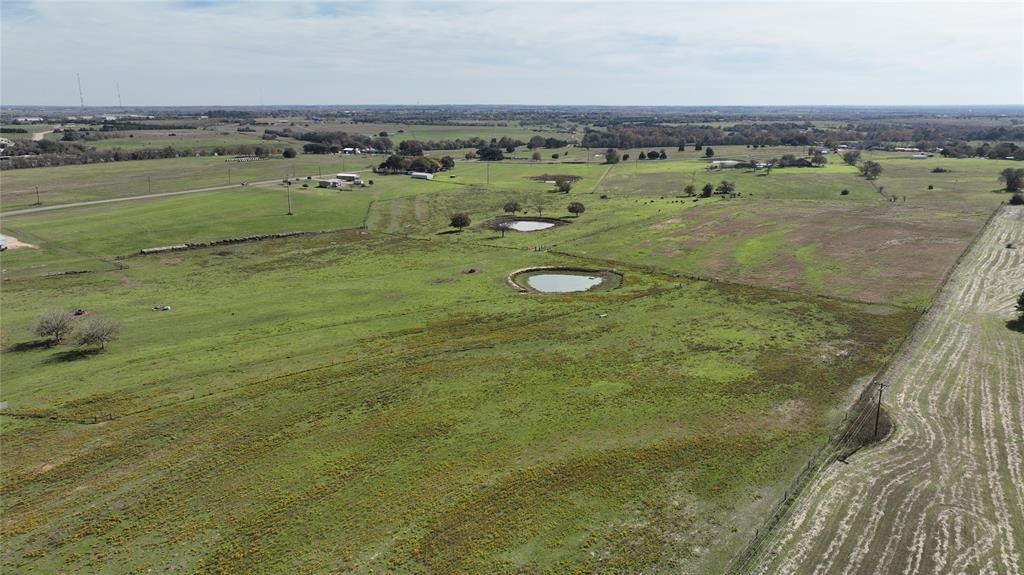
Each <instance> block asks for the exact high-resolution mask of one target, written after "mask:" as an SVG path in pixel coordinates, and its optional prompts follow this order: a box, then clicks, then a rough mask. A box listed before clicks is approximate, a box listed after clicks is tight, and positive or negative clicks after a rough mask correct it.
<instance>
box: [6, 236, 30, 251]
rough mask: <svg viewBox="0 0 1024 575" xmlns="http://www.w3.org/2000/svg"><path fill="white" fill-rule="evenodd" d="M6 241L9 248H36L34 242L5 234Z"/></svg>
mask: <svg viewBox="0 0 1024 575" xmlns="http://www.w3.org/2000/svg"><path fill="white" fill-rule="evenodd" d="M4 240H5V241H4V243H6V244H7V249H9V250H17V249H21V248H35V247H36V246H34V245H32V244H27V243H25V242H23V241H21V240H19V239H18V238H16V237H14V236H4Z"/></svg>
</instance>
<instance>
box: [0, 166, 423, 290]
mask: <svg viewBox="0 0 1024 575" xmlns="http://www.w3.org/2000/svg"><path fill="white" fill-rule="evenodd" d="M410 183H411V184H413V185H409V184H410ZM415 184H421V185H422V184H423V182H413V181H410V180H409V179H408V178H401V179H399V178H390V179H389V178H384V179H381V180H380V181H379V182H378V183H376V184H375V185H374V186H370V187H364V188H356V187H346V188H337V189H325V188H317V187H309V188H303V187H301V185H293V186H292V208H293V212H294V215H291V216H289V215H288V210H287V208H288V190H287V187H286V186H284V185H283V184H281V183H275V184H266V185H262V186H246V187H244V188H232V189H227V190H220V191H215V192H202V193H197V194H188V195H181V196H169V197H163V198H153V199H142V200H136V201H129V202H120V203H116V204H97V205H92V206H83V207H78V208H72V209H66V210H53V211H49V212H38V213H35V214H25V215H20V216H16V217H9V218H6V219H5V221H4V222H3V225H2V230H3V232H4V233H5V234H7V235H11V236H14V237H16V238H19V239H22V240H24V241H28V242H30V243H32V244H34V245H36V246H39V247H40V248H42V249H38V250H20V251H18V252H16V253H10V254H5V256H4V258H3V269H2V271H0V273H2V277H3V278H4V279H26V278H31V277H39V276H43V275H46V274H54V273H60V272H65V271H81V270H109V269H112V268H114V267H117V264H115V263H113V262H112V261H111V260H112V259H113V258H115V257H117V256H126V255H131V254H135V253H138V252H139V250H142V249H145V248H154V247H161V246H168V245H176V244H182V243H198V242H210V241H215V240H220V239H225V238H235V237H241V236H251V235H259V234H273V233H281V232H295V231H322V230H337V229H343V228H356V227H359V226H361V225H362V223H363V220H364V218H365V217H366V215H367V212H368V211H369V208H370V206H371V205H372V204H373V203H374V202H378V201H383V200H387V199H392V198H400V197H402V196H404V195H410V194H415V193H417V192H421V191H422V189H423V188H422V187H421V186H417V185H415ZM311 186H313V184H311ZM112 221H113V222H116V225H115V226H112V225H111V222H112Z"/></svg>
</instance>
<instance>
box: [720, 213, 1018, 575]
mask: <svg viewBox="0 0 1024 575" xmlns="http://www.w3.org/2000/svg"><path fill="white" fill-rule="evenodd" d="M1004 206H1005V203H1002V204H1000V205H999V207H998V208H996V209H995V210H994V211H993V212H992V213H991V214H989V217H988V219H986V220H985V224H984V225H983V226H982V227H981V229H980V230H979V231H978V233H977V234H975V236H974V237H973V238H972V239H971V241H970V242H969V243H968V244H967V246H966V247H965V248H964V250H963V251H962V252H960V255H959V256H957V258H956V261H955V262H954V263H953V265H952V266H950V268H949V269H948V270H947V271H946V273H945V275H944V276H943V278H942V281H941V282H940V284H939V287H938V290H936V294H939V295H941V293H942V292H943V290H945V288H946V284H948V283H949V280H950V279H951V278H952V277H953V272H954V271H955V270H956V269H957V268H958V267H959V266H960V263H961V262H962V261H963V259H964V258H965V257H966V256H967V254H968V253H970V252H971V250H973V249H974V247H975V245H976V244H977V243H978V241H979V239H980V238H981V237H982V236H983V235H984V234H985V230H986V229H988V227H989V224H991V223H992V220H993V219H995V217H996V216H997V215H999V214H1000V213H1001V212H1002V211H1003V209H1004ZM936 297H937V298H938V297H939V296H938V295H937V296H936ZM933 306H934V302H933V303H930V304H929V305H928V306H927V307H926V308H925V309H924V313H922V314H921V315H920V316H919V317H918V318H917V321H915V322H914V326H913V328H912V329H911V330H910V331H909V332H907V334H906V335H905V336H904V337H903V340H902V341H901V342H900V346H899V348H898V349H897V351H896V353H895V354H894V355H893V356H892V358H891V361H890V362H889V363H888V364H887V365H886V366H885V368H883V369H882V370H881V371H879V372H878V373H876V374H875V375H874V377H872V378H871V380H870V381H869V382H868V383H867V385H865V386H864V388H863V389H862V390H861V392H860V395H858V397H857V399H856V400H855V401H854V402H853V403H852V404H851V405H850V408H849V409H847V411H846V413H845V414H844V416H843V421H842V422H841V423H840V424H838V425H837V426H835V427H834V428H833V430H832V431H831V432H830V433H829V435H828V438H827V439H826V440H825V442H824V443H823V444H822V445H820V446H819V447H818V449H817V450H815V452H814V454H813V455H811V457H810V458H809V459H808V460H807V463H806V464H805V465H804V468H803V469H802V470H801V471H800V473H799V474H798V475H797V476H796V477H795V478H794V479H793V481H791V482H790V484H789V485H788V486H787V487H786V489H785V491H783V496H782V499H780V500H779V501H777V502H776V503H775V505H774V506H773V507H772V509H771V511H770V512H769V514H768V517H767V518H766V519H765V520H764V522H763V523H762V524H761V526H760V527H758V528H757V529H755V531H754V536H753V538H751V539H750V541H748V542H747V545H746V546H745V547H744V548H743V550H741V551H740V552H739V553H738V554H737V555H736V556H735V557H734V558H733V560H732V563H730V565H729V568H728V570H727V573H729V574H730V575H742V574H744V573H747V572H748V571H749V570H750V568H751V567H752V566H753V565H754V564H755V563H756V561H757V560H758V559H759V558H760V557H761V554H762V553H763V552H764V551H765V550H766V546H767V543H768V540H769V537H770V536H771V534H772V533H773V532H774V530H775V529H776V528H777V527H778V525H779V523H781V521H782V519H783V518H785V517H786V514H787V513H788V512H789V510H790V509H791V508H792V506H793V503H795V502H796V500H797V496H798V495H799V494H800V493H801V491H802V490H803V489H804V488H805V487H807V485H808V484H809V483H810V481H811V479H813V478H814V477H816V476H817V475H818V474H819V473H820V472H821V471H823V470H824V469H825V468H827V467H828V466H829V465H832V464H833V463H834V462H835V461H843V460H844V459H846V458H847V457H849V456H850V455H852V454H853V453H855V452H856V451H857V450H858V449H860V447H862V446H863V445H865V444H866V443H867V442H866V441H865V440H864V439H863V437H862V435H861V432H862V431H863V430H864V428H865V425H867V423H868V422H870V421H872V418H871V417H870V416H871V415H872V414H873V412H874V410H873V409H872V406H873V404H874V401H873V399H874V396H875V391H876V390H877V388H878V386H880V385H883V384H884V383H883V382H885V381H888V380H889V378H890V374H891V373H892V372H893V370H894V369H895V368H896V365H897V363H898V360H899V358H900V357H901V356H903V355H904V353H905V352H906V351H907V349H908V348H909V347H910V345H912V343H913V342H914V341H915V340H917V338H918V335H919V334H918V331H919V329H920V327H921V325H922V324H923V323H924V321H925V320H926V319H927V318H928V314H929V312H930V311H931V309H932V307H933Z"/></svg>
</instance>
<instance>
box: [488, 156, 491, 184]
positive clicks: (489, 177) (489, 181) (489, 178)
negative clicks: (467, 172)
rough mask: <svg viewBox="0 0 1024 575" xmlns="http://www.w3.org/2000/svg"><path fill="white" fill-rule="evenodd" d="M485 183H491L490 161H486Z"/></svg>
mask: <svg viewBox="0 0 1024 575" xmlns="http://www.w3.org/2000/svg"><path fill="white" fill-rule="evenodd" d="M487 185H488V186H489V185H491V163H490V162H487Z"/></svg>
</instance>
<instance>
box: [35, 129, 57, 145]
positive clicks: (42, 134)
mask: <svg viewBox="0 0 1024 575" xmlns="http://www.w3.org/2000/svg"><path fill="white" fill-rule="evenodd" d="M52 133H53V130H47V131H45V132H35V133H34V134H32V141H33V142H38V141H39V140H42V139H43V138H45V137H46V134H52Z"/></svg>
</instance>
